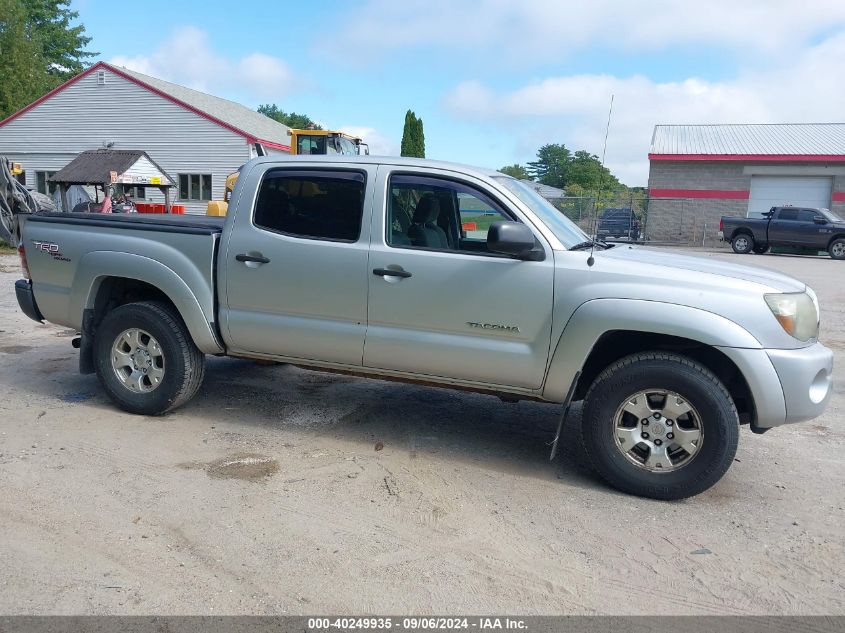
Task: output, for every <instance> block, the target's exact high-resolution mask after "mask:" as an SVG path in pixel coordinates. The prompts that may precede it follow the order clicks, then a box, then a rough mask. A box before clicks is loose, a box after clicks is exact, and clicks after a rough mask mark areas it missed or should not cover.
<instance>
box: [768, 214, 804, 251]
mask: <svg viewBox="0 0 845 633" xmlns="http://www.w3.org/2000/svg"><path fill="white" fill-rule="evenodd" d="M797 226H798V209H796V208H792V207H790V208H783V209H775V210H774V213H773V215H772V220H771V222H769V243H770V244H784V245H788V244H795V243H796V239H797V234H796V228H797Z"/></svg>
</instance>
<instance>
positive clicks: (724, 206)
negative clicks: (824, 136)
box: [645, 160, 845, 244]
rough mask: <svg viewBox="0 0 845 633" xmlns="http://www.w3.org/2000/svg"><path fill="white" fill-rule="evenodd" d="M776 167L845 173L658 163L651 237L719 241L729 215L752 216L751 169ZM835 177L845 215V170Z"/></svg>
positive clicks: (653, 171)
mask: <svg viewBox="0 0 845 633" xmlns="http://www.w3.org/2000/svg"><path fill="white" fill-rule="evenodd" d="M772 165H776V166H777V168H778V169H779V170H783V171H784V172H786V173H789V172H791V171H792V172H794V175H811V173H808V170H809V172H813V173H812V175H827V173H829V172H827V170H831V171H834V170H835V171H836V172H843V169H842V167H843V166H842V164H841V163H838V164H824V163H807V162H797V161H796V162H794V163H789V162H780V161H778V162H777V163H774V162H756V163H749V162H740V161H736V162H734V161H697V160H695V161H667V160H653V161H651V168H650V171H649V179H648V186H649V193H650V198H649V204H648V215H647V217H646V225H645V233H646V236H647V237H648V238H649V239H650V240H654V241H666V242H672V243H676V244H701V243H702V240H707V242H708V243H709V242H710V238H715V234H716V232H717V231H718V230H719V220H720V218H721V217H722V216H723V215H733V216H739V217H745V215H746V214H747V212H748V192H749V191H750V189H751V177H752V176H751V173H749V171H753V170H754V168H769V167H771V166H772ZM749 168H750V169H749ZM830 175H831V176H833V200H832V201H831V204H830V209H831V210H833V211H835V212H837V213H839V215H840V216H842V217H845V172H843V173H835V174H833V173H831V174H830ZM698 192H702V193H698ZM690 194H693V195H690ZM837 194H839V195H837Z"/></svg>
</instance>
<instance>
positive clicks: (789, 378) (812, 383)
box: [766, 343, 833, 423]
mask: <svg viewBox="0 0 845 633" xmlns="http://www.w3.org/2000/svg"><path fill="white" fill-rule="evenodd" d="M766 354H767V355H768V356H769V360H771V361H772V365H774V367H775V371H776V372H777V374H778V377H779V378H780V384H781V387H782V388H783V397H784V400H785V401H786V422H787V423H789V422H802V421H804V420H812V419H813V418H817V417H818V416H820V415H821V414H822V412H824V410H825V407H826V406H827V402H828V400H830V394H831V392H832V391H833V352H832V351H830V350H829V349H828V348H826V347H825V346H824V345H822V344H821V343H816V344H814V345H810V346H809V347H802V348H801V349H770V350H767V351H766Z"/></svg>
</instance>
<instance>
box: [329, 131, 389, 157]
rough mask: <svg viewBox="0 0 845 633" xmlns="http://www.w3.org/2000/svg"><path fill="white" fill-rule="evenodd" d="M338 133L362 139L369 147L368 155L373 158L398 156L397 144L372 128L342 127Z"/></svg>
mask: <svg viewBox="0 0 845 633" xmlns="http://www.w3.org/2000/svg"><path fill="white" fill-rule="evenodd" d="M340 131H341V132H346V133H347V134H351V135H352V136H357V137H358V138H361V139H363V140H364V142H365V143H366V144H367V145H369V146H370V154H372V155H373V156H398V155H399V144H398V143H396V141H395V140H394V139H392V138H389V137H387V136H385V135H384V134H382V133H381V132H379V131H378V130H376V129H374V128H371V127H363V126H359V125H342V126H341V127H340Z"/></svg>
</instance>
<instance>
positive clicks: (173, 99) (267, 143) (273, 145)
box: [0, 62, 290, 152]
mask: <svg viewBox="0 0 845 633" xmlns="http://www.w3.org/2000/svg"><path fill="white" fill-rule="evenodd" d="M95 70H108V71H110V72H113V73H114V74H115V75H117V76H119V77H123V78H124V79H126V80H127V81H131V82H132V83H133V84H136V85H138V86H141V87H142V88H145V89H147V90H149V91H150V92H152V93H153V94H157V95H158V96H159V97H162V98H163V99H166V100H167V101H170V102H171V103H175V104H176V105H178V106H180V107H182V108H184V109H185V110H188V111H190V112H193V113H194V114H196V115H198V116H201V117H202V118H204V119H206V120H208V121H211V122H212V123H216V124H217V125H219V126H220V127H223V128H226V129H227V130H229V131H230V132H234V133H235V134H239V135H240V136H243V137H245V138H246V139H247V142H248V143H254V142H255V141H258V142H259V143H261V144H262V145H264V146H266V147H270V148H272V149H279V150H283V151H286V152H289V151H290V147H289V146H287V145H282V144H281V143H275V142H273V141H266V140H264V139H260V138H259V139H256V138H255V137H253V136H251V135H250V134H248V133H247V132H245V131H244V130H242V129H240V128H237V127H235V126H234V125H230V124H229V123H226V122H225V121H221V120H220V119H218V118H217V117H213V116H211V115H210V114H208V113H207V112H203V111H202V110H199V109H197V108H195V107H194V106H192V105H189V104H187V103H185V102H184V101H182V100H180V99H177V98H176V97H173V96H171V95H169V94H167V93H166V92H162V91H161V90H158V89H157V88H153V87H152V86H151V85H149V84H146V83H144V82H143V81H141V80H139V79H136V78H135V77H133V76H132V75H130V74H128V73H125V72H123V71H121V70H120V68H118V67H116V66H112V65H111V64H107V63H106V62H97V63H96V64H94V65H93V66H91V67H89V68H87V69H85V70H83V71H82V72H81V73H79V74H78V75H76V76H75V77H71V78H70V79H68V80H67V81H66V82H64V83H63V84H61V85H60V86H57V87H56V88H53V89H52V90H51V91H50V92H48V93H47V94H45V95H44V96H42V97H39V98H38V99H36V100H35V101H33V102H32V103H30V104H29V105H28V106H25V107H23V108H21V109H20V110H18V111H17V112H15V113H14V114H11V115H9V116H8V117H6V118H5V119H3V120H2V121H0V127H2V126H4V125H6V123H8V122H9V121H13V120H14V119H17V118H18V117H19V116H21V115H22V114H24V113H26V112H29V111H30V110H32V109H33V108H34V107H36V106H37V105H39V104H41V103H43V102H45V101H46V100H47V99H49V98H50V97H52V96H53V95H55V94H57V93H59V92H61V91H62V90H64V89H65V88H67V87H69V86H72V85H73V84H75V83H76V82H77V81H79V80H80V79H82V78H83V77H87V76H88V75H90V74H91V73H93V72H94V71H95Z"/></svg>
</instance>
